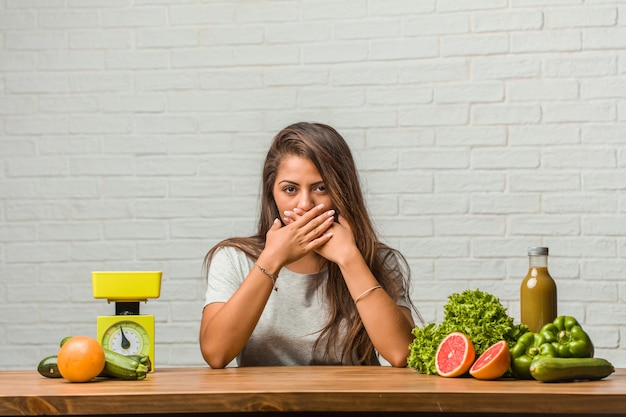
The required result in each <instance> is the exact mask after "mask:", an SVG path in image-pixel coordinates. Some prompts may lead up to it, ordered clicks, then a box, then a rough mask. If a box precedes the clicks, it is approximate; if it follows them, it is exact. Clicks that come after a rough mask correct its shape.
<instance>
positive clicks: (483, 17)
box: [472, 9, 543, 32]
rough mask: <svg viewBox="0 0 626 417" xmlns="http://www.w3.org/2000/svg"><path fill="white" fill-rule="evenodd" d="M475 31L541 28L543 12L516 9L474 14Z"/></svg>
mask: <svg viewBox="0 0 626 417" xmlns="http://www.w3.org/2000/svg"><path fill="white" fill-rule="evenodd" d="M472 23H473V24H472V29H473V30H474V31H475V32H509V31H522V30H539V29H541V28H542V25H543V14H542V13H541V12H540V11H539V10H515V9H512V10H510V11H507V12H491V13H478V14H476V15H474V16H472Z"/></svg>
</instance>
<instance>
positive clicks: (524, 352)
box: [511, 332, 557, 379]
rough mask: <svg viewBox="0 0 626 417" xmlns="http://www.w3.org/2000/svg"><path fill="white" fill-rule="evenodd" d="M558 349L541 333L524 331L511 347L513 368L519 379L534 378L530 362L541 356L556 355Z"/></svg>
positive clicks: (550, 356)
mask: <svg viewBox="0 0 626 417" xmlns="http://www.w3.org/2000/svg"><path fill="white" fill-rule="evenodd" d="M556 356H557V353H556V349H555V348H554V346H553V345H552V344H551V343H546V341H545V339H544V338H543V336H542V335H541V334H539V333H533V332H528V333H524V334H523V335H521V336H520V338H519V339H517V343H516V344H515V345H514V346H513V347H512V348H511V369H512V370H513V374H514V375H515V376H516V377H517V378H519V379H533V377H532V375H531V374H530V364H531V363H532V361H533V360H534V359H536V358H539V357H549V358H553V357H556Z"/></svg>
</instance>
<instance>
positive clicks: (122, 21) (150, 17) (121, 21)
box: [100, 6, 167, 28]
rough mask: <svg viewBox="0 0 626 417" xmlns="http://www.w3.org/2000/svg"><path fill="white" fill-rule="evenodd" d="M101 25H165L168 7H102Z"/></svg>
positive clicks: (106, 26)
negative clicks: (116, 8)
mask: <svg viewBox="0 0 626 417" xmlns="http://www.w3.org/2000/svg"><path fill="white" fill-rule="evenodd" d="M100 19H101V22H102V23H101V25H102V26H103V27H104V28H108V27H145V26H159V27H162V26H164V25H165V22H166V20H167V9H166V8H165V7H156V6H155V7H148V6H145V7H144V6H142V7H139V6H137V7H132V8H123V9H119V10H113V9H102V10H101V11H100Z"/></svg>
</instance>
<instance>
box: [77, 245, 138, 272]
mask: <svg viewBox="0 0 626 417" xmlns="http://www.w3.org/2000/svg"><path fill="white" fill-rule="evenodd" d="M70 254H71V255H70V256H71V261H72V262H88V261H91V262H96V261H97V262H103V261H110V262H113V263H115V264H119V263H121V262H125V261H136V258H135V244H134V243H130V242H120V241H109V242H81V243H80V244H72V245H71V246H70ZM105 270H107V269H105ZM113 270H117V268H116V269H113ZM119 270H126V268H121V267H120V268H119Z"/></svg>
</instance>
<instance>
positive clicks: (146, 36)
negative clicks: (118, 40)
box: [136, 29, 228, 48]
mask: <svg viewBox="0 0 626 417" xmlns="http://www.w3.org/2000/svg"><path fill="white" fill-rule="evenodd" d="M136 36H137V47H138V48H179V47H193V46H196V45H198V44H199V43H200V39H203V38H202V37H201V36H199V35H198V31H196V30H192V29H171V30H167V31H163V30H162V29H140V30H137V32H136ZM226 39H228V38H226Z"/></svg>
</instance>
